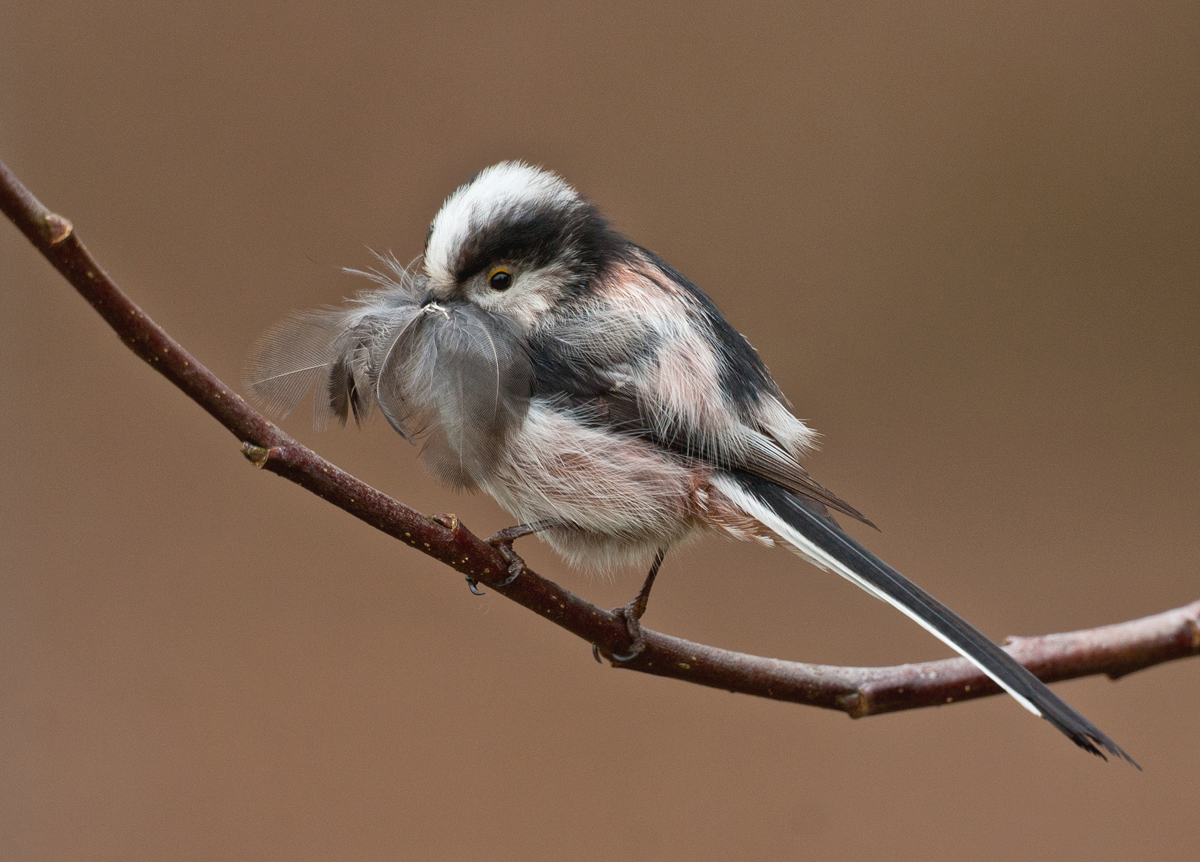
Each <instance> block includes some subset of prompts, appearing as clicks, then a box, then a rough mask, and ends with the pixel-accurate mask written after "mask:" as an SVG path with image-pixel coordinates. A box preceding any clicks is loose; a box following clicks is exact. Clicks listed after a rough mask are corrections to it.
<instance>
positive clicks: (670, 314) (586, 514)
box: [246, 161, 1140, 768]
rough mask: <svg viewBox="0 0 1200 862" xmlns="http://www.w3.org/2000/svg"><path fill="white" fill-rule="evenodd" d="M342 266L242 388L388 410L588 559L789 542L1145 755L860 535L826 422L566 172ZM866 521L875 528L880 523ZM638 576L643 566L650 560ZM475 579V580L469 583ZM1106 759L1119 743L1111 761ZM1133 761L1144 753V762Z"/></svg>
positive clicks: (467, 192)
mask: <svg viewBox="0 0 1200 862" xmlns="http://www.w3.org/2000/svg"><path fill="white" fill-rule="evenodd" d="M379 259H380V261H381V262H382V264H383V265H382V267H381V268H376V269H371V270H367V271H360V270H350V271H351V272H355V273H357V274H359V275H364V276H366V277H368V278H369V279H371V280H372V281H373V282H374V286H373V287H372V288H370V289H368V290H366V291H364V292H362V293H360V294H359V295H358V296H357V297H355V298H354V299H353V300H351V301H350V302H349V303H348V304H347V305H344V306H342V307H337V308H325V309H318V310H315V311H307V312H299V313H294V314H292V315H290V316H289V317H287V318H285V319H284V320H282V321H281V322H280V323H278V324H277V325H276V326H274V327H272V328H271V329H269V330H268V331H267V332H266V333H265V334H264V336H263V337H262V338H261V339H260V340H259V342H258V344H257V346H256V347H255V349H254V351H253V353H252V355H251V358H250V360H249V361H248V364H247V368H246V379H247V386H248V389H249V392H250V394H251V395H252V396H253V397H254V398H255V399H256V400H258V401H259V402H260V403H262V404H263V405H264V406H266V407H268V408H271V409H273V410H275V411H276V412H277V413H280V414H283V415H286V414H287V413H288V412H290V411H291V410H293V409H294V408H295V407H296V406H297V405H298V404H299V403H300V402H301V401H302V400H303V399H304V397H305V395H306V394H307V393H308V392H310V391H312V392H313V393H314V395H313V409H314V421H315V423H316V424H317V426H318V427H324V426H325V425H327V424H328V423H329V422H330V421H331V420H334V419H336V420H337V421H339V422H340V423H341V424H342V425H345V424H346V422H347V421H348V419H349V418H350V417H351V416H353V418H354V420H355V421H356V422H361V421H363V420H365V419H366V418H367V417H369V416H370V415H371V414H372V412H373V411H374V410H376V409H378V411H379V412H380V413H381V414H382V415H383V416H384V418H385V419H386V420H387V422H388V423H389V424H390V425H391V426H392V428H394V429H395V430H396V431H397V432H398V433H399V434H400V435H401V436H402V437H403V438H405V439H406V440H408V441H410V442H412V443H415V444H417V445H419V446H420V460H421V461H422V463H423V465H424V466H425V468H426V469H427V470H428V471H429V472H431V473H432V474H433V475H434V476H435V477H437V478H438V479H439V480H441V481H442V482H443V483H445V484H447V485H449V486H450V487H452V488H455V489H458V490H463V491H469V492H474V491H483V492H485V493H487V494H489V495H490V496H491V497H492V498H494V499H495V500H496V502H497V503H499V505H500V506H501V507H502V508H504V509H505V510H506V511H507V512H508V513H509V514H511V515H512V516H513V517H514V518H516V519H517V520H518V521H519V524H518V525H517V526H515V527H512V528H509V529H507V530H502V531H500V533H498V534H497V538H498V541H497V542H496V544H497V546H498V547H500V548H501V550H502V552H504V553H505V554H506V559H507V560H509V561H515V563H514V565H513V566H512V567H510V571H511V572H513V573H514V574H513V576H514V577H515V576H516V575H518V574H519V572H520V565H519V563H520V558H519V557H518V556H516V555H515V552H513V551H512V542H513V541H514V540H515V539H516V538H519V537H521V536H525V535H529V534H531V533H536V534H537V535H538V536H539V537H540V538H542V539H544V540H545V541H546V542H548V543H549V544H550V545H551V546H552V547H553V548H554V549H555V550H556V551H557V552H558V553H559V554H561V555H562V556H563V557H564V558H565V559H566V561H567V562H568V563H569V564H571V565H573V566H577V567H583V568H590V569H599V570H607V569H611V568H614V567H623V566H642V567H644V566H646V565H647V564H649V574H648V575H647V577H646V581H645V583H644V585H643V587H642V591H641V592H640V593H639V594H638V597H637V599H635V600H634V601H633V602H631V603H630V604H629V605H627V606H626V607H625V608H624V609H621V610H622V611H623V615H624V617H625V619H626V623H627V625H628V627H629V630H630V634H631V637H632V638H633V639H634V642H635V651H633V652H631V653H630V654H628V655H624V656H614V660H618V661H624V660H629V659H630V658H632V657H633V655H635V654H636V646H637V641H638V638H639V637H640V628H639V624H638V621H639V619H640V618H641V616H642V614H643V613H644V612H645V609H646V604H647V601H648V598H649V593H650V589H651V586H652V585H653V582H654V578H655V576H656V575H657V573H658V570H659V567H660V566H661V564H662V562H663V559H664V556H665V555H666V553H667V552H668V551H669V550H670V549H671V548H673V547H676V546H678V545H679V544H681V543H682V542H684V541H686V540H688V539H689V538H692V537H694V536H697V535H701V534H704V533H718V534H723V535H725V536H727V537H732V538H735V539H740V540H748V541H754V542H758V543H761V544H765V545H777V546H782V547H784V548H787V549H789V550H791V551H792V552H794V553H796V554H797V555H799V556H800V557H801V558H803V559H804V560H807V561H808V562H809V563H812V564H814V565H815V566H817V567H818V568H820V569H823V570H826V571H829V572H833V573H835V574H837V575H840V576H842V577H843V578H845V579H846V580H848V581H850V582H852V583H854V584H855V585H857V586H859V587H861V588H862V589H863V590H865V591H866V592H867V593H869V594H870V595H872V596H875V597H876V598H878V599H881V600H882V601H884V602H886V603H888V604H890V605H892V606H893V607H895V608H896V609H898V610H900V611H901V612H902V613H904V614H906V615H907V616H908V617H910V618H911V619H913V620H914V621H916V622H917V623H918V624H920V625H921V626H923V627H924V628H925V629H927V630H928V631H929V632H930V633H932V634H933V635H934V636H936V637H937V638H939V639H940V640H942V641H943V642H945V643H946V644H947V645H949V646H950V647H951V648H952V649H954V650H955V651H957V652H958V653H960V654H961V655H963V656H964V657H965V658H966V659H967V660H969V661H970V662H971V663H972V664H974V665H975V666H976V667H978V668H979V669H980V670H981V671H982V672H983V673H985V674H986V675H987V676H989V677H990V678H991V679H993V680H994V681H995V682H996V683H997V684H998V685H999V686H1000V687H1001V688H1002V689H1003V690H1004V691H1006V692H1007V693H1008V694H1010V695H1011V696H1012V697H1013V698H1015V699H1016V700H1017V702H1018V703H1020V704H1021V706H1023V707H1024V708H1025V709H1027V710H1029V711H1030V712H1032V713H1033V714H1034V715H1036V716H1040V717H1041V718H1044V719H1046V720H1047V721H1049V722H1050V723H1051V724H1052V725H1053V726H1054V727H1056V728H1057V729H1058V730H1060V731H1061V732H1062V733H1064V734H1065V735H1066V736H1067V737H1068V738H1069V739H1070V740H1071V741H1072V742H1074V743H1075V744H1076V745H1078V746H1079V747H1081V748H1083V749H1084V750H1086V751H1088V752H1091V753H1092V754H1096V755H1099V756H1100V757H1102V758H1105V753H1108V754H1110V755H1114V756H1116V757H1118V758H1122V759H1124V760H1127V761H1128V762H1130V763H1133V764H1134V765H1135V766H1136V765H1137V764H1136V763H1135V762H1134V761H1133V760H1132V758H1130V757H1129V755H1128V754H1126V753H1125V751H1124V750H1122V749H1121V747H1120V746H1118V745H1117V744H1116V743H1115V742H1113V741H1112V740H1111V739H1109V738H1108V736H1106V735H1105V734H1104V733H1103V732H1102V731H1100V730H1099V729H1098V728H1097V727H1096V726H1095V725H1093V724H1092V723H1091V722H1090V721H1088V719H1086V718H1084V717H1083V716H1082V715H1081V714H1080V713H1078V712H1077V711H1076V710H1075V709H1073V708H1072V707H1071V706H1069V705H1068V704H1067V703H1065V702H1064V701H1063V700H1062V699H1061V698H1059V697H1058V696H1057V695H1055V694H1054V693H1053V692H1052V691H1050V689H1049V688H1047V687H1046V686H1045V685H1044V684H1043V683H1042V682H1041V681H1040V680H1038V679H1037V677H1035V676H1034V675H1033V674H1032V673H1031V672H1030V671H1029V670H1027V669H1026V668H1025V667H1023V666H1022V665H1021V664H1019V663H1018V662H1017V661H1015V660H1014V659H1013V658H1012V657H1011V656H1009V655H1008V654H1007V653H1006V652H1004V650H1002V649H1001V648H1000V647H999V646H997V645H996V644H995V643H993V642H992V641H991V640H989V639H988V638H987V637H986V636H984V635H983V634H981V633H980V632H979V631H978V630H977V629H975V628H974V627H973V626H971V625H970V624H969V623H967V622H966V621H965V620H963V619H962V617H960V616H959V615H958V614H956V613H955V612H954V611H952V610H950V609H949V608H948V607H946V606H945V605H944V604H942V603H941V602H939V601H938V600H937V599H935V598H933V597H932V596H931V595H929V593H927V592H925V591H924V590H923V589H921V588H920V587H918V586H917V585H916V584H914V583H913V582H912V581H910V580H909V579H908V578H906V577H904V576H903V575H901V574H900V573H899V572H898V571H896V570H895V569H894V568H892V567H891V566H889V565H888V564H887V563H885V562H883V561H882V560H881V559H880V558H879V557H877V556H875V555H874V554H873V553H872V552H871V551H869V550H868V549H867V548H866V547H865V546H864V545H862V544H861V543H859V542H858V541H857V540H855V539H854V538H852V537H851V536H850V535H849V534H848V533H847V532H846V531H845V530H844V529H842V527H841V526H840V525H839V524H838V522H837V521H836V520H835V514H837V515H842V516H846V517H849V518H851V519H855V520H859V521H863V522H865V523H867V524H870V523H871V522H870V521H867V519H866V518H864V517H863V515H862V514H861V513H860V512H858V511H857V510H856V509H855V508H854V507H852V506H851V505H850V504H849V503H847V502H845V501H844V500H842V499H841V498H840V497H838V496H837V495H836V494H834V493H833V492H832V491H830V490H828V489H827V488H825V487H823V486H822V485H820V484H819V483H818V482H817V481H816V480H814V479H813V478H812V477H811V476H810V475H809V473H808V471H807V470H806V469H805V468H804V466H802V462H803V460H804V458H805V457H806V456H807V455H808V454H810V452H811V451H812V450H813V449H814V444H815V442H816V436H817V435H816V432H814V431H813V430H812V429H811V428H809V427H808V425H806V424H805V423H804V422H803V421H801V420H800V419H798V418H796V417H795V416H794V415H793V413H792V411H791V409H790V407H789V402H788V401H787V399H786V398H785V396H784V394H783V392H782V391H781V390H780V387H779V386H778V384H776V382H775V380H774V378H773V377H772V376H771V373H770V372H769V370H768V369H767V366H766V365H765V364H764V362H763V360H762V359H761V358H760V357H759V355H758V353H757V352H756V351H755V350H754V348H753V347H751V345H750V343H749V342H748V341H747V340H746V339H745V338H744V337H743V336H742V335H741V334H740V333H739V332H738V331H737V330H736V329H735V328H734V327H733V326H732V325H731V324H730V323H729V322H728V321H727V320H726V318H725V316H724V315H723V314H722V313H721V311H720V310H719V309H718V307H717V305H716V304H715V303H714V302H713V300H712V299H711V298H709V296H708V295H707V294H705V293H704V292H703V291H702V290H701V289H700V288H699V287H697V286H696V285H695V284H693V283H692V282H691V281H690V280H689V279H688V278H686V277H685V276H684V275H683V274H682V273H680V272H679V271H678V270H676V269H675V268H674V267H672V266H671V265H670V264H668V263H667V262H666V261H665V260H663V259H662V258H661V257H659V256H658V255H657V254H655V253H654V252H652V251H650V250H648V249H646V248H643V247H642V246H640V245H638V244H636V243H635V242H633V241H632V240H630V239H628V238H626V237H625V236H624V235H623V234H621V233H620V232H619V231H618V230H616V229H615V228H614V227H613V226H612V224H611V223H610V222H609V221H608V220H607V219H606V218H605V217H604V216H603V214H602V213H601V212H600V210H599V209H598V207H597V206H596V205H595V204H594V203H592V202H591V201H590V200H589V199H588V198H586V197H584V196H583V195H582V194H580V193H579V192H578V191H577V190H576V189H575V188H574V187H573V186H571V185H570V184H569V183H568V182H567V181H566V180H564V179H563V178H562V177H561V176H559V175H558V174H556V173H554V172H552V171H549V170H546V169H544V168H541V167H537V166H533V165H530V164H527V163H525V162H520V161H505V162H501V163H499V164H496V165H492V166H491V167H488V168H486V169H484V170H481V171H480V172H478V173H477V174H475V175H474V176H473V177H471V178H470V179H469V180H468V181H467V182H466V183H464V184H463V185H461V186H460V187H459V188H457V189H456V190H455V191H454V192H453V193H452V194H450V195H449V197H447V198H446V200H445V202H444V203H443V204H442V206H441V208H440V209H439V210H438V212H437V214H436V215H435V216H434V218H433V221H432V222H431V223H430V225H429V230H428V233H427V234H426V239H425V246H424V250H423V252H422V253H421V255H420V256H418V257H417V258H416V259H415V260H413V261H412V262H411V263H410V264H409V265H407V266H405V265H401V264H400V263H399V261H398V260H397V258H396V257H395V256H394V255H390V254H389V255H381V256H379ZM871 526H874V525H871ZM643 570H645V569H644V568H643ZM472 589H474V585H473V584H472ZM1105 759H1107V758H1105ZM1139 768H1140V767H1139Z"/></svg>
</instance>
